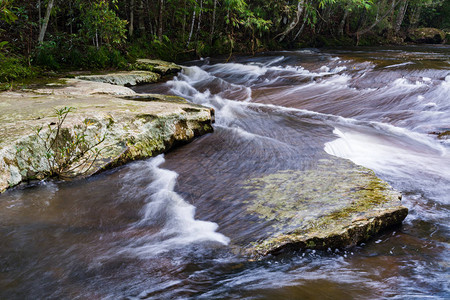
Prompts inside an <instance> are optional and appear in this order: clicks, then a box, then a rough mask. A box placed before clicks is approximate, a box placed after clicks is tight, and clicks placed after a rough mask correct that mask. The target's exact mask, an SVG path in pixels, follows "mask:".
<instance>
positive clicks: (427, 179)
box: [0, 45, 450, 299]
mask: <svg viewBox="0 0 450 300" xmlns="http://www.w3.org/2000/svg"><path fill="white" fill-rule="evenodd" d="M185 65H186V66H187V67H186V68H185V69H184V70H183V72H182V73H180V74H178V75H177V76H175V77H173V78H169V79H168V80H167V81H166V82H163V83H159V84H154V85H144V86H139V87H136V88H135V90H136V91H137V92H141V93H156V92H157V93H169V94H174V95H179V96H182V97H185V98H186V99H188V100H189V101H191V102H194V103H198V104H203V105H205V106H210V107H213V108H214V109H215V112H216V123H215V125H214V129H215V131H214V133H212V134H208V135H206V136H203V137H201V138H198V139H196V140H195V141H194V142H192V143H190V144H188V145H184V146H182V147H179V148H177V149H175V150H173V151H171V152H169V153H167V154H165V155H160V156H158V157H155V158H152V159H149V160H145V161H138V162H134V163H131V164H128V165H126V166H123V167H121V168H117V169H114V170H110V171H108V172H105V173H103V174H100V175H97V176H94V177H91V178H89V179H86V180H78V181H73V182H65V183H63V182H40V183H37V184H34V185H33V186H28V187H19V188H14V189H11V190H9V191H7V192H5V193H4V194H2V195H0V241H1V247H0V299H386V298H389V299H424V298H427V299H449V297H450V288H449V282H450V275H449V274H450V273H449V259H448V258H449V257H450V251H449V250H450V247H449V246H450V245H449V237H450V227H449V226H450V223H449V215H450V214H449V210H450V154H449V148H450V139H446V136H443V135H441V136H438V133H442V132H445V131H448V130H450V46H443V45H436V46H430V45H428V46H408V47H391V48H362V47H359V48H354V49H321V50H318V49H302V50H298V51H281V52H270V53H262V54H259V55H257V56H237V57H235V58H233V59H232V60H231V61H229V62H227V63H226V62H224V61H223V60H221V59H213V58H207V59H202V60H198V61H192V62H187V63H186V64H185ZM330 154H331V155H334V156H338V157H342V158H347V159H350V160H352V161H353V162H355V163H357V164H360V165H363V166H365V167H368V168H371V169H372V170H374V171H375V172H376V174H377V175H378V176H379V177H380V178H382V179H384V180H386V181H387V182H389V183H390V184H391V185H392V186H393V187H394V188H395V189H397V190H398V191H400V192H401V193H402V194H403V200H402V201H403V204H404V205H405V206H407V207H408V208H409V215H408V217H407V218H406V219H405V221H404V222H403V225H402V226H401V227H397V228H393V229H392V230H389V231H387V232H385V233H383V234H380V235H378V236H376V237H375V238H373V239H372V240H370V241H368V242H366V243H362V244H361V245H358V246H356V247H353V248H350V249H340V250H339V249H329V250H328V251H311V250H308V251H301V252H290V253H284V254H282V255H280V256H275V257H267V258H266V259H263V260H261V261H252V260H248V259H247V258H246V257H244V256H242V255H240V254H239V249H240V248H241V247H242V246H243V245H245V244H246V243H248V242H249V241H251V240H254V239H255V238H258V237H262V236H264V233H265V232H266V231H267V228H266V227H264V226H261V225H260V223H255V222H253V221H252V219H251V218H248V216H246V215H245V214H242V203H243V202H245V201H248V198H249V193H248V191H247V190H246V189H245V184H246V182H248V180H249V179H251V178H255V177H258V176H262V175H266V174H272V173H274V172H277V171H283V170H300V171H301V170H307V169H314V166H315V164H316V162H317V161H318V159H320V158H322V157H324V156H326V155H330Z"/></svg>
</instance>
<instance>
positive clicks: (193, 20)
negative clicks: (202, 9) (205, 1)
mask: <svg viewBox="0 0 450 300" xmlns="http://www.w3.org/2000/svg"><path fill="white" fill-rule="evenodd" d="M196 10H197V5H196V6H195V7H194V12H193V13H192V23H191V30H190V32H189V38H188V41H187V45H186V46H187V47H189V44H190V43H191V38H192V33H193V32H194V23H195V11H196Z"/></svg>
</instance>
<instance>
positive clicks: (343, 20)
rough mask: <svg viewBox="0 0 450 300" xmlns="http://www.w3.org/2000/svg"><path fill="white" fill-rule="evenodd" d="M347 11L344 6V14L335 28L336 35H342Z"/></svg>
mask: <svg viewBox="0 0 450 300" xmlns="http://www.w3.org/2000/svg"><path fill="white" fill-rule="evenodd" d="M348 13H349V10H348V9H347V8H345V12H344V16H343V17H342V20H341V22H340V23H339V27H338V30H337V33H338V36H343V35H344V26H345V22H346V21H347V18H348Z"/></svg>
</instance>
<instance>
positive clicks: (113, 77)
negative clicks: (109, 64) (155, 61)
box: [76, 71, 161, 86]
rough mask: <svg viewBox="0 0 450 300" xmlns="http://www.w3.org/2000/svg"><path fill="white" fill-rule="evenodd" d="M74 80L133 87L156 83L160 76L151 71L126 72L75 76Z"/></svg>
mask: <svg viewBox="0 0 450 300" xmlns="http://www.w3.org/2000/svg"><path fill="white" fill-rule="evenodd" d="M76 78H77V79H82V80H88V81H95V82H103V83H109V84H114V85H122V86H134V85H138V84H145V83H155V82H158V80H159V79H160V78H161V75H159V74H157V73H154V72H151V71H128V72H117V73H108V74H103V75H83V76H77V77H76Z"/></svg>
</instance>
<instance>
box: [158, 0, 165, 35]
mask: <svg viewBox="0 0 450 300" xmlns="http://www.w3.org/2000/svg"><path fill="white" fill-rule="evenodd" d="M163 12H164V0H159V20H158V23H159V24H158V39H159V40H160V41H161V40H162V36H163Z"/></svg>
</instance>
